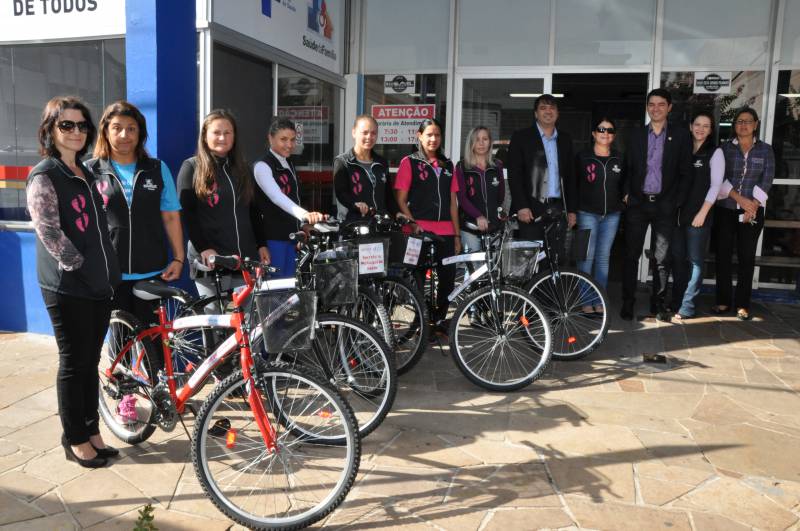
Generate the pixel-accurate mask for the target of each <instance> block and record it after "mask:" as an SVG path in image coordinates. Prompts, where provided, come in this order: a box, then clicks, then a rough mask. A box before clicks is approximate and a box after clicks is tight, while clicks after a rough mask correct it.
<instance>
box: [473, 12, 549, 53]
mask: <svg viewBox="0 0 800 531" xmlns="http://www.w3.org/2000/svg"><path fill="white" fill-rule="evenodd" d="M458 9H459V14H458V39H459V41H458V64H459V65H460V66H489V65H491V66H495V65H503V66H517V65H520V66H524V65H546V64H547V63H548V60H549V59H548V49H549V48H550V0H529V1H527V2H518V1H517V0H496V1H495V2H492V3H491V4H487V2H485V1H484V0H461V2H459V4H458ZM494 13H502V17H503V27H502V30H501V29H500V28H498V27H497V25H495V24H494V23H493V19H492V16H493V14H494Z"/></svg>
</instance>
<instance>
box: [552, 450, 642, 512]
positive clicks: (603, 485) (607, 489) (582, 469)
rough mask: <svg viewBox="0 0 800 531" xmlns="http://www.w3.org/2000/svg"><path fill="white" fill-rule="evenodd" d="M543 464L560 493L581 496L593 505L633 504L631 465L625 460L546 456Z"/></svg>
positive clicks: (634, 499)
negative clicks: (589, 499) (593, 502)
mask: <svg viewBox="0 0 800 531" xmlns="http://www.w3.org/2000/svg"><path fill="white" fill-rule="evenodd" d="M546 463H547V468H548V470H549V471H550V474H551V475H552V478H553V481H554V482H555V484H556V487H557V488H558V490H559V492H562V493H566V494H581V495H583V496H587V497H589V498H591V499H592V500H593V501H595V502H601V501H625V502H630V503H633V502H635V501H636V498H635V487H634V482H633V465H632V464H631V463H630V462H627V460H622V461H621V462H609V461H607V460H600V459H593V458H590V457H566V456H565V457H549V458H548V459H547V460H546Z"/></svg>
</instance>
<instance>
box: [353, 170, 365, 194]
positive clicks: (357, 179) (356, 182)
mask: <svg viewBox="0 0 800 531" xmlns="http://www.w3.org/2000/svg"><path fill="white" fill-rule="evenodd" d="M350 180H351V181H353V194H356V195H357V194H360V193H361V190H363V187H362V186H361V173H360V172H358V171H356V172H354V173H353V175H351V176H350Z"/></svg>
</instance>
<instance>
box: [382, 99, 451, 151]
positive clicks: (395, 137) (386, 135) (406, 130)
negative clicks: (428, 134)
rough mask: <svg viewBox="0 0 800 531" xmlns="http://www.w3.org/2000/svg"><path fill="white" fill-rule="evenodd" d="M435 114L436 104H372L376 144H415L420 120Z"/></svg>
mask: <svg viewBox="0 0 800 531" xmlns="http://www.w3.org/2000/svg"><path fill="white" fill-rule="evenodd" d="M435 116H436V105H433V104H422V105H373V106H372V117H373V118H375V121H376V122H378V144H416V143H417V129H419V124H420V122H422V120H425V119H427V118H434V117H435Z"/></svg>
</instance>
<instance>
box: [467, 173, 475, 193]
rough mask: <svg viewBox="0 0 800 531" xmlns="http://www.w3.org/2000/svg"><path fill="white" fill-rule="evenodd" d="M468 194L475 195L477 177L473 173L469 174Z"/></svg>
mask: <svg viewBox="0 0 800 531" xmlns="http://www.w3.org/2000/svg"><path fill="white" fill-rule="evenodd" d="M467 194H468V195H469V196H470V197H475V177H473V176H472V175H469V176H467Z"/></svg>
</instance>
